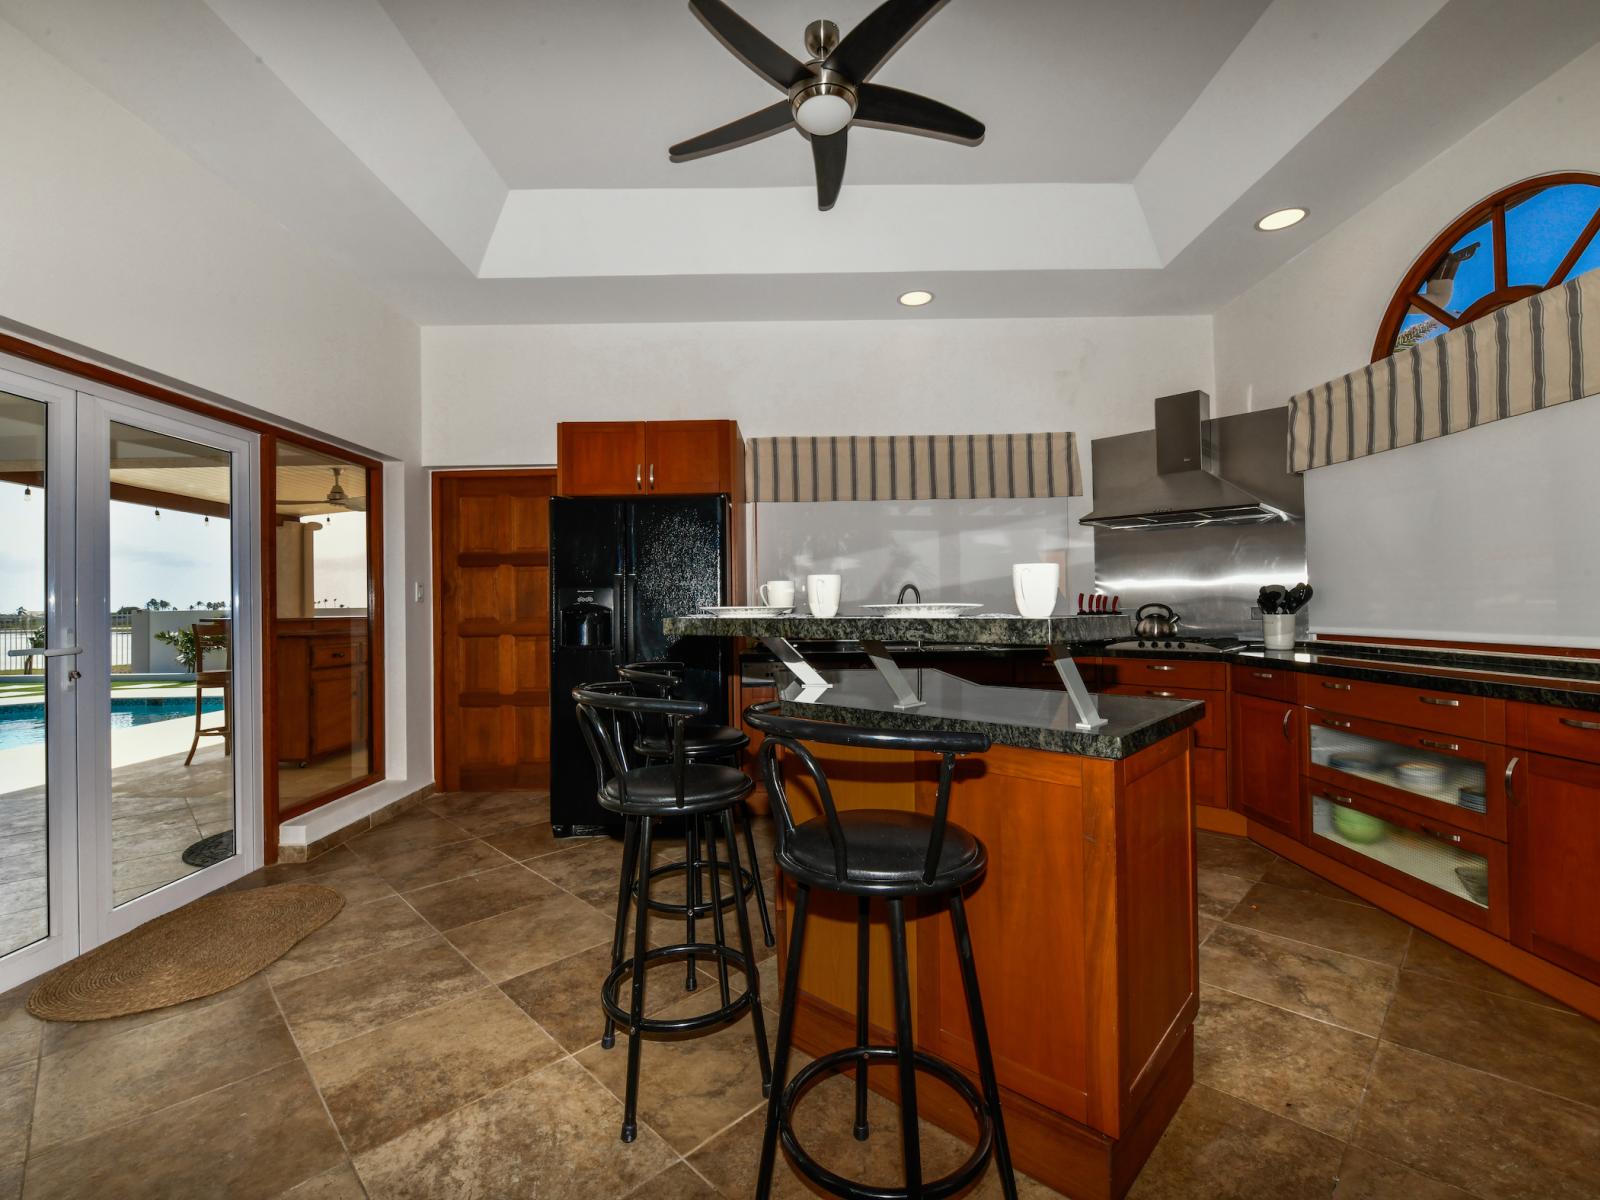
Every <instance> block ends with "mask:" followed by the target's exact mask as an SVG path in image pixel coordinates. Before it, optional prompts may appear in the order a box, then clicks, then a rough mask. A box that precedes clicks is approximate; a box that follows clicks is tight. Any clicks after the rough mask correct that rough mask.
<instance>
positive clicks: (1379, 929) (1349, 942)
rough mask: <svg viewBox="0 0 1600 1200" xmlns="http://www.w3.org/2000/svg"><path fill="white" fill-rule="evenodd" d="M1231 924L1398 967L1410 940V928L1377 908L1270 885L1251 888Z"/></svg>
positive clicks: (1239, 904)
mask: <svg viewBox="0 0 1600 1200" xmlns="http://www.w3.org/2000/svg"><path fill="white" fill-rule="evenodd" d="M1227 920H1228V921H1230V922H1231V923H1232V924H1235V925H1243V926H1245V927H1246V928H1249V929H1258V930H1260V931H1261V932H1262V933H1272V934H1277V935H1278V936H1279V937H1286V938H1292V939H1293V940H1295V941H1297V942H1310V943H1311V944H1312V945H1313V946H1325V947H1327V948H1328V949H1329V950H1338V951H1339V952H1340V953H1343V954H1354V955H1356V956H1357V957H1359V958H1369V959H1371V960H1373V961H1374V962H1381V963H1384V964H1386V965H1389V966H1396V967H1397V966H1399V965H1400V962H1401V960H1402V959H1403V958H1404V957H1405V952H1406V942H1407V940H1408V939H1409V938H1410V936H1411V927H1410V926H1409V925H1407V924H1406V923H1405V922H1404V921H1400V920H1397V919H1396V918H1394V917H1391V916H1390V915H1389V914H1388V913H1382V912H1379V911H1378V910H1377V909H1375V908H1369V907H1367V906H1366V905H1363V904H1347V903H1345V902H1344V901H1342V900H1335V899H1333V898H1332V897H1330V896H1322V895H1318V894H1317V893H1315V892H1303V891H1297V890H1295V889H1294V888H1282V887H1277V886H1275V885H1273V884H1270V883H1258V884H1256V885H1255V886H1254V887H1252V888H1251V889H1250V891H1249V892H1248V893H1247V894H1246V896H1245V897H1244V899H1243V900H1241V901H1240V902H1239V903H1238V904H1237V905H1235V906H1234V909H1233V911H1232V912H1231V913H1229V914H1228V917H1227Z"/></svg>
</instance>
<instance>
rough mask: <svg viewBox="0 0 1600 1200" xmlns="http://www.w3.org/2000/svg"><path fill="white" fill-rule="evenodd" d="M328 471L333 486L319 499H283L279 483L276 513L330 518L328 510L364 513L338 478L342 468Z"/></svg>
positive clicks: (363, 507)
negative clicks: (331, 474) (330, 474)
mask: <svg viewBox="0 0 1600 1200" xmlns="http://www.w3.org/2000/svg"><path fill="white" fill-rule="evenodd" d="M328 469H329V470H330V471H332V472H333V486H332V487H330V488H329V489H328V494H327V495H326V496H324V497H322V498H321V499H309V498H308V499H304V500H287V499H284V498H283V497H282V495H281V490H282V489H283V487H284V485H283V483H282V482H280V484H279V488H280V496H279V499H278V503H277V504H276V506H275V508H276V511H277V512H278V513H279V514H280V515H282V516H302V517H314V516H332V515H333V514H332V513H330V512H328V510H329V509H330V508H332V509H337V510H342V511H344V512H354V513H359V512H365V511H366V508H365V505H364V504H363V502H361V501H358V500H352V499H351V498H350V493H349V492H347V491H346V490H345V487H344V481H343V480H342V479H341V478H340V475H341V474H342V473H343V470H344V468H342V467H329V468H328ZM300 494H301V495H302V496H304V495H305V493H304V492H301V493H300Z"/></svg>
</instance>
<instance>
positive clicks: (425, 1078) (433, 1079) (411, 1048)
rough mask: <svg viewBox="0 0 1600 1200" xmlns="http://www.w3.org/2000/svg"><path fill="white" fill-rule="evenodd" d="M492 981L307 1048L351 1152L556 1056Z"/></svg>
mask: <svg viewBox="0 0 1600 1200" xmlns="http://www.w3.org/2000/svg"><path fill="white" fill-rule="evenodd" d="M561 1054H562V1050H561V1048H560V1047H559V1046H558V1045H557V1044H556V1042H555V1040H554V1039H553V1038H551V1037H550V1035H549V1034H547V1033H545V1031H544V1030H542V1029H540V1028H539V1026H537V1025H536V1024H534V1023H533V1022H532V1021H531V1020H529V1019H528V1017H527V1015H526V1014H525V1013H523V1011H522V1010H521V1009H519V1008H518V1007H517V1006H516V1005H515V1004H513V1003H512V1002H511V1001H510V1000H509V999H507V998H506V996H505V995H504V994H503V993H502V992H501V991H500V990H499V989H498V988H495V987H485V988H483V989H482V990H481V991H477V992H473V993H471V994H469V995H467V996H463V997H462V998H461V999H459V1000H452V1001H450V1002H448V1003H446V1004H441V1005H440V1006H439V1007H437V1008H432V1009H429V1010H428V1011H426V1012H421V1013H418V1014H417V1015H415V1016H412V1017H407V1018H405V1019H404V1020H401V1021H396V1022H394V1023H393V1024H391V1025H385V1026H384V1027H383V1028H381V1029H375V1030H373V1031H372V1032H371V1033H367V1034H363V1035H362V1036H360V1037H357V1038H352V1039H351V1040H349V1041H347V1042H340V1043H339V1044H338V1045H336V1046H331V1047H329V1048H328V1049H326V1050H321V1051H318V1052H317V1053H315V1054H312V1055H310V1057H309V1058H308V1060H307V1061H308V1062H309V1064H310V1066H311V1074H312V1076H313V1077H314V1078H315V1079H316V1081H317V1086H318V1088H320V1089H321V1091H322V1097H323V1099H324V1100H326V1101H327V1104H328V1111H329V1112H331V1113H332V1114H333V1120H334V1124H335V1125H337V1126H338V1127H339V1132H340V1133H341V1134H342V1135H343V1136H344V1141H345V1145H346V1146H347V1147H348V1148H349V1150H350V1152H351V1153H352V1154H358V1153H360V1152H361V1151H363V1150H370V1149H372V1148H373V1147H374V1146H378V1145H381V1144H382V1143H384V1142H386V1141H389V1140H390V1139H391V1138H394V1137H398V1136H399V1135H400V1134H402V1133H404V1132H406V1130H408V1129H412V1128H414V1127H416V1126H418V1125H421V1124H423V1123H424V1122H426V1121H431V1120H432V1119H433V1118H435V1117H438V1116H442V1115H444V1114H445V1113H447V1112H449V1111H450V1110H451V1109H453V1108H459V1107H460V1106H461V1105H463V1104H466V1103H469V1102H470V1101H473V1100H476V1099H477V1098H478V1097H480V1096H483V1095H485V1094H487V1093H488V1092H491V1091H493V1090H494V1089H495V1088H498V1087H501V1086H503V1085H505V1084H507V1083H510V1082H511V1081H512V1080H514V1079H520V1078H521V1077H522V1076H524V1075H527V1074H529V1073H530V1072H532V1071H535V1070H537V1069H538V1068H539V1067H542V1066H544V1065H546V1064H547V1063H550V1062H553V1061H554V1060H555V1059H557V1058H560V1057H561Z"/></svg>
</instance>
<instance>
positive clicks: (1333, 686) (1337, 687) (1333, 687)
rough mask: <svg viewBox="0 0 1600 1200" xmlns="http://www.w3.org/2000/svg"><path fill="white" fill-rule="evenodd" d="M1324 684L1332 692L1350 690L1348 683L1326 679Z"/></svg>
mask: <svg viewBox="0 0 1600 1200" xmlns="http://www.w3.org/2000/svg"><path fill="white" fill-rule="evenodd" d="M1322 686H1323V687H1325V688H1327V689H1328V690H1329V691H1330V692H1348V691H1349V690H1350V685H1349V684H1348V683H1329V682H1328V681H1327V680H1324V681H1323V683H1322Z"/></svg>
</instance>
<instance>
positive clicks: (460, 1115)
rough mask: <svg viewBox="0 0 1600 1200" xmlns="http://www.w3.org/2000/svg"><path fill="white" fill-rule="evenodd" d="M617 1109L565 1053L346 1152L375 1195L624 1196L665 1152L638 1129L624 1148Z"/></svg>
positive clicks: (652, 1173) (508, 1199) (541, 1199)
mask: <svg viewBox="0 0 1600 1200" xmlns="http://www.w3.org/2000/svg"><path fill="white" fill-rule="evenodd" d="M621 1120H622V1105H621V1103H620V1102H619V1101H618V1100H617V1099H616V1097H615V1096H613V1095H612V1094H611V1093H610V1092H608V1091H607V1090H606V1089H605V1088H604V1087H603V1086H602V1085H601V1084H600V1082H599V1081H598V1080H596V1079H595V1078H594V1077H593V1076H592V1075H590V1074H589V1073H588V1072H587V1071H585V1070H584V1069H583V1068H582V1067H580V1066H578V1064H577V1063H575V1062H573V1061H572V1059H570V1058H565V1059H561V1060H560V1061H558V1062H555V1063H552V1064H551V1065H550V1066H548V1067H545V1068H543V1069H541V1070H539V1071H536V1072H534V1073H533V1074H532V1075H528V1076H525V1077H523V1078H522V1079H519V1080H517V1081H516V1082H515V1083H512V1084H509V1085H508V1086H506V1087H504V1088H501V1089H500V1090H499V1091H497V1092H492V1093H490V1094H489V1095H488V1096H485V1097H484V1098H483V1099H481V1100H477V1101H475V1102H473V1103H472V1104H469V1105H467V1106H466V1107H464V1108H458V1109H456V1110H455V1111H454V1112H452V1113H449V1114H447V1115H446V1116H443V1117H439V1118H438V1119H437V1120H434V1121H431V1122H429V1123H428V1124H426V1125H422V1126H419V1127H418V1128H416V1129H413V1130H411V1131H410V1132H408V1133H405V1134H402V1135H401V1136H400V1137H398V1138H396V1139H394V1140H393V1141H391V1142H388V1143H386V1144H384V1145H383V1146H380V1147H378V1148H377V1149H376V1150H370V1151H368V1152H367V1153H365V1154H361V1155H358V1156H357V1157H356V1169H357V1171H359V1172H360V1174H361V1180H362V1182H363V1183H364V1184H366V1187H367V1191H368V1194H369V1195H371V1196H373V1197H374V1198H375V1200H409V1198H412V1197H415V1198H417V1200H422V1198H428V1200H434V1198H436V1197H444V1196H462V1197H468V1196H472V1197H485V1198H487V1197H494V1198H495V1200H522V1198H524V1197H526V1198H529V1200H533V1198H538V1200H550V1198H552V1197H558V1196H560V1197H567V1196H572V1197H596V1198H599V1197H608V1196H625V1195H627V1193H629V1192H631V1191H633V1190H635V1189H636V1188H638V1187H639V1186H640V1185H641V1184H643V1183H644V1182H645V1181H647V1180H649V1179H653V1178H655V1177H656V1176H657V1175H659V1174H660V1173H661V1172H662V1171H664V1170H666V1168H667V1167H668V1166H670V1165H671V1164H672V1162H673V1159H674V1156H673V1153H672V1151H671V1149H670V1148H669V1147H668V1146H667V1144H666V1143H665V1142H664V1141H662V1140H661V1137H660V1136H659V1135H658V1134H657V1133H656V1132H655V1131H654V1130H652V1129H650V1128H649V1127H648V1126H643V1127H641V1128H640V1130H639V1136H638V1139H637V1140H636V1141H634V1142H632V1143H631V1144H624V1143H623V1142H622V1141H621V1140H620V1139H619V1138H618V1137H617V1129H618V1127H619V1125H620V1122H621Z"/></svg>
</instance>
